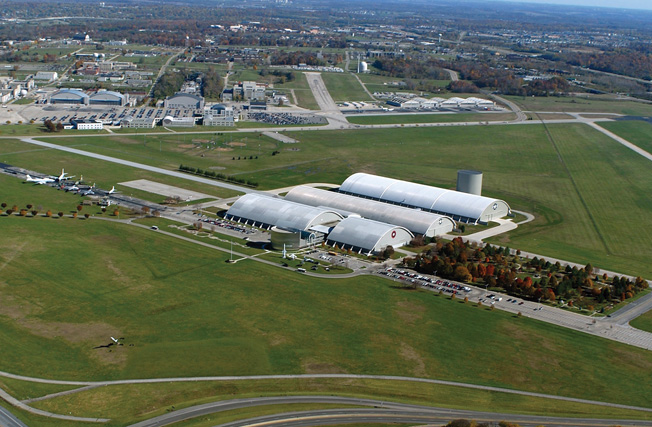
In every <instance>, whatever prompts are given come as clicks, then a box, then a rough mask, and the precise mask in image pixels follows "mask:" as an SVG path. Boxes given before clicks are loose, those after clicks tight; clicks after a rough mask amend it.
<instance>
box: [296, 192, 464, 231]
mask: <svg viewBox="0 0 652 427" xmlns="http://www.w3.org/2000/svg"><path fill="white" fill-rule="evenodd" d="M285 200H289V201H291V202H295V203H301V204H304V205H309V206H315V207H321V208H324V209H332V210H334V211H336V212H339V213H340V214H342V215H343V216H345V217H348V216H351V215H352V214H355V215H359V216H361V217H364V218H368V219H371V220H374V221H379V222H384V223H387V224H395V225H399V226H402V227H404V228H406V229H408V230H409V231H410V232H412V233H413V234H421V235H423V236H426V237H433V236H440V235H442V234H446V233H449V232H451V231H452V230H453V229H454V228H455V221H454V220H453V219H452V218H449V217H447V216H443V215H439V214H434V213H431V212H425V211H419V210H415V209H410V208H406V207H402V206H397V205H391V204H388V203H383V202H379V201H376V200H370V199H362V198H360V197H355V196H349V195H347V194H343V193H337V192H334V191H326V190H320V189H318V188H313V187H308V186H305V185H301V186H298V187H295V188H293V189H292V190H290V192H289V193H287V195H286V196H285Z"/></svg>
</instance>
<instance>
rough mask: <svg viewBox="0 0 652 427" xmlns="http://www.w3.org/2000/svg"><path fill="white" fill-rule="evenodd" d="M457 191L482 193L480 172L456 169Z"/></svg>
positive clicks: (478, 194)
mask: <svg viewBox="0 0 652 427" xmlns="http://www.w3.org/2000/svg"><path fill="white" fill-rule="evenodd" d="M456 190H457V191H461V192H463V193H469V194H475V195H477V196H480V195H482V172H478V171H472V170H459V171H457V188H456Z"/></svg>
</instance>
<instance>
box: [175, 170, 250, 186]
mask: <svg viewBox="0 0 652 427" xmlns="http://www.w3.org/2000/svg"><path fill="white" fill-rule="evenodd" d="M179 170H180V171H181V172H187V173H192V174H195V175H201V176H205V177H207V178H213V179H217V180H220V181H226V182H232V183H234V184H241V185H245V186H247V187H252V188H256V187H258V183H257V182H255V181H250V180H248V179H243V178H238V177H235V176H233V175H225V174H223V173H218V172H215V171H211V170H204V169H201V168H195V167H192V166H186V165H179Z"/></svg>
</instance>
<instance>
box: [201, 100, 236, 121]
mask: <svg viewBox="0 0 652 427" xmlns="http://www.w3.org/2000/svg"><path fill="white" fill-rule="evenodd" d="M202 123H203V125H204V126H235V118H234V115H233V108H232V107H227V106H225V105H223V104H215V105H213V106H211V107H210V108H205V109H204V119H203V122H202Z"/></svg>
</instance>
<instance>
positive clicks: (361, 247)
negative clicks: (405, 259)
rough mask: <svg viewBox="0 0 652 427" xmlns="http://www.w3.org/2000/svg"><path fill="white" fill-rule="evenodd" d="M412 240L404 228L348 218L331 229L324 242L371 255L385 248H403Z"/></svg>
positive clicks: (412, 236) (411, 236)
mask: <svg viewBox="0 0 652 427" xmlns="http://www.w3.org/2000/svg"><path fill="white" fill-rule="evenodd" d="M413 238H414V234H412V233H410V230H408V229H407V228H405V227H400V226H397V225H392V224H386V223H384V222H378V221H372V220H370V219H364V218H358V217H355V216H350V217H348V218H345V219H343V220H342V222H340V223H339V224H337V225H336V226H335V228H333V230H332V231H331V232H330V234H329V235H328V237H327V240H326V241H327V243H329V244H332V245H337V246H339V247H340V248H342V249H351V250H352V251H354V252H358V253H362V252H367V253H368V254H372V253H378V252H380V251H382V250H383V249H385V248H386V247H387V246H392V247H394V248H397V247H400V246H404V245H406V244H408V243H409V242H410V240H412V239H413Z"/></svg>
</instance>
